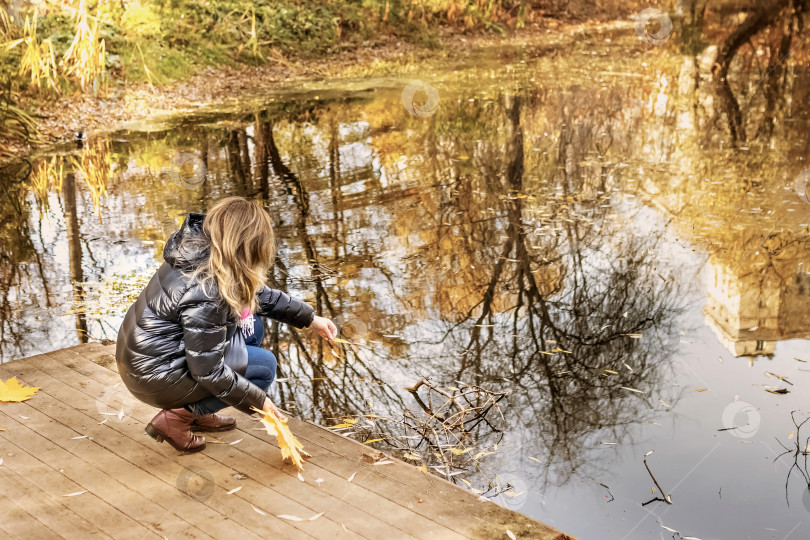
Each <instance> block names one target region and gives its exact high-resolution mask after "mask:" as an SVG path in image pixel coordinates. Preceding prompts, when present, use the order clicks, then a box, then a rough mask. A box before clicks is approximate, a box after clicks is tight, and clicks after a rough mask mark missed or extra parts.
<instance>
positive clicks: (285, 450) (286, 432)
mask: <svg viewBox="0 0 810 540" xmlns="http://www.w3.org/2000/svg"><path fill="white" fill-rule="evenodd" d="M253 410H254V411H256V412H259V413H261V414H262V415H264V416H263V417H262V418H261V421H262V424H264V426H265V428H267V432H268V433H270V434H271V435H275V436H276V439H278V447H279V449H280V450H281V457H282V458H284V459H286V458H290V461H292V462H293V463H294V464H295V466H296V467H298V470H299V471H301V470H303V469H304V458H302V457H301V454H300V452H299V450H300V449H302V448H304V445H302V444H301V443H300V442H298V439H296V438H295V436H294V435H293V434H292V432H291V431H290V428H289V427H287V419H286V418H285V419H284V420H281V419H279V418H278V417H277V416H276V415H275V414H267V413H265V412H264V411H262V410H259V409H256V408H255V407H253Z"/></svg>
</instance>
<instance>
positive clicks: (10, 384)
mask: <svg viewBox="0 0 810 540" xmlns="http://www.w3.org/2000/svg"><path fill="white" fill-rule="evenodd" d="M39 388H40V387H39V386H23V385H22V384H21V383H20V381H18V380H17V377H12V378H10V379H9V380H7V381H5V382H3V381H2V380H0V401H16V402H19V401H25V400H26V399H29V398H30V397H31V396H33V395H34V394H36V393H37V391H38V390H39Z"/></svg>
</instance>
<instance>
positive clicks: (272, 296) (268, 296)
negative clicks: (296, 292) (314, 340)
mask: <svg viewBox="0 0 810 540" xmlns="http://www.w3.org/2000/svg"><path fill="white" fill-rule="evenodd" d="M257 296H258V299H259V313H258V314H259V315H261V316H262V317H270V318H271V319H275V320H277V321H281V322H283V323H287V324H291V325H293V326H295V327H296V328H311V329H312V330H313V331H315V332H317V333H318V335H319V336H321V337H322V338H324V339H334V338H336V337H337V328H336V327H335V324H334V323H333V322H332V321H330V320H329V319H327V318H325V317H319V316H318V315H315V310H314V309H312V306H310V305H309V304H306V303H304V302H302V301H300V300H298V299H295V298H293V297H291V296H290V295H288V294H287V293H284V292H282V291H279V290H276V289H271V288H270V287H267V286H265V287H263V288H262V290H261V291H259V293H258V294H257Z"/></svg>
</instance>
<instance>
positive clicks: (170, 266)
mask: <svg viewBox="0 0 810 540" xmlns="http://www.w3.org/2000/svg"><path fill="white" fill-rule="evenodd" d="M204 217H205V216H204V215H202V214H189V215H188V217H186V219H185V221H184V222H183V225H182V226H181V228H180V230H179V231H177V232H176V233H174V234H173V235H172V236H171V238H169V241H168V242H167V243H166V247H165V248H164V250H163V259H164V260H165V261H166V262H165V263H164V264H163V265H161V266H160V268H159V269H158V270H157V272H155V275H154V276H152V279H151V280H150V281H149V284H148V285H147V286H146V288H145V289H144V290H143V291H142V292H141V294H140V296H138V299H137V300H136V301H135V303H134V304H133V305H132V307H130V308H129V311H128V312H127V314H126V317H125V318H124V322H123V323H122V324H121V328H120V330H119V331H118V343H117V347H116V352H115V356H116V360H117V362H118V372H119V373H120V374H121V378H122V379H123V381H124V384H125V385H126V387H127V388H128V389H129V391H130V392H132V394H133V395H134V396H135V397H137V398H138V399H140V400H141V401H143V402H145V403H148V404H149V405H153V406H155V407H158V408H161V409H174V408H178V407H182V406H183V405H186V404H188V403H192V402H195V401H199V400H201V399H203V398H206V397H208V396H211V395H215V396H217V397H219V398H220V399H222V401H224V402H226V403H228V404H229V405H233V406H234V407H237V408H238V409H241V410H243V411H248V410H249V409H250V407H251V406H253V407H257V408H261V407H262V405H263V404H264V399H265V392H264V391H263V390H262V389H261V388H259V387H258V386H256V385H254V384H252V383H251V382H250V381H248V380H247V379H246V378H244V377H243V376H242V375H243V374H244V373H245V369H246V367H247V349H246V348H245V342H244V339H243V338H242V333H241V332H237V326H236V321H235V320H234V319H233V317H232V316H231V315H230V314H229V310H228V308H227V305H226V304H225V303H224V302H223V301H222V300H221V298H220V297H219V294H218V291H214V292H213V293H211V292H210V291H209V294H210V295H211V296H208V295H206V293H205V292H204V291H203V289H202V286H201V284H200V283H199V282H198V281H196V280H192V279H191V278H190V277H188V275H187V274H188V273H190V271H191V270H193V269H194V268H195V267H196V266H197V265H198V264H199V263H200V262H202V261H204V260H205V259H206V258H207V257H208V248H207V247H206V245H207V242H206V240H205V235H204V233H203V231H202V223H203V218H204ZM258 298H259V313H258V315H261V316H264V317H270V318H272V319H276V320H278V321H280V322H283V323H287V324H291V325H293V326H296V327H298V328H304V327H307V326H309V325H310V324H311V323H312V320H313V318H314V312H313V309H312V307H310V306H309V305H307V304H305V303H303V302H301V301H300V300H296V299H294V298H291V297H290V296H288V295H287V294H285V293H283V292H281V291H278V290H274V289H270V288H268V287H264V288H262V290H261V291H260V292H259V293H258Z"/></svg>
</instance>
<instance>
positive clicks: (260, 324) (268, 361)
mask: <svg viewBox="0 0 810 540" xmlns="http://www.w3.org/2000/svg"><path fill="white" fill-rule="evenodd" d="M237 332H241V330H237ZM263 337H264V321H263V320H262V318H261V317H259V316H258V315H254V316H253V335H251V336H246V337H245V344H246V345H247V354H248V365H247V370H246V371H245V378H246V379H247V380H249V381H250V382H252V383H253V384H255V385H256V386H258V387H259V388H261V389H262V390H264V391H265V392H267V390H269V389H270V384H271V383H272V382H273V379H275V378H276V357H275V355H274V354H273V353H271V352H270V351H268V350H267V349H262V348H261V345H262V338H263ZM225 407H228V404H227V403H225V402H224V401H222V400H221V399H219V398H218V397H216V396H211V397H207V398H205V399H201V400H200V401H195V402H194V403H189V404H188V405H186V409H188V410H189V411H191V412H192V413H194V415H195V416H203V415H205V414H211V413H215V412H217V411H220V410H222V409H224V408H225Z"/></svg>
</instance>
